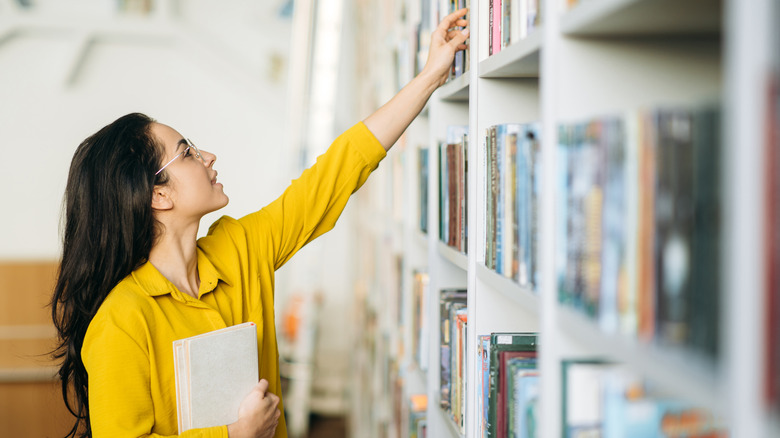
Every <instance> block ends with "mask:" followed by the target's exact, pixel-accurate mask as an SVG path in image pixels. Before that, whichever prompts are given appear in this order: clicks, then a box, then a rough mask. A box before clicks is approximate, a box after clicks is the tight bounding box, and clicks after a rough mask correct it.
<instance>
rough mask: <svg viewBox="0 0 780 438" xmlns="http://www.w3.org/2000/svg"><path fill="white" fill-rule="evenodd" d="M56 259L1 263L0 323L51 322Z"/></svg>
mask: <svg viewBox="0 0 780 438" xmlns="http://www.w3.org/2000/svg"><path fill="white" fill-rule="evenodd" d="M56 275H57V262H56V261H31V262H2V263H0V326H8V325H30V324H50V323H51V316H50V315H51V309H50V308H49V307H48V304H49V300H50V299H51V293H52V290H53V288H54V282H55V280H56Z"/></svg>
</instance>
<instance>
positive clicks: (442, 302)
mask: <svg viewBox="0 0 780 438" xmlns="http://www.w3.org/2000/svg"><path fill="white" fill-rule="evenodd" d="M465 306H466V290H463V289H443V290H441V291H440V295H439V345H440V349H441V350H440V353H439V384H440V386H439V388H440V389H439V403H440V405H441V407H442V408H443V409H445V410H447V411H449V410H450V408H451V403H450V402H451V390H452V363H451V360H452V354H453V347H452V343H453V340H452V338H451V335H452V328H451V327H452V325H453V324H454V314H453V311H457V309H458V308H463V307H465Z"/></svg>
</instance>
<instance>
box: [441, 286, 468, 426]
mask: <svg viewBox="0 0 780 438" xmlns="http://www.w3.org/2000/svg"><path fill="white" fill-rule="evenodd" d="M467 326H468V316H467V306H466V290H465V289H443V290H441V291H440V292H439V342H440V346H441V347H440V348H441V350H440V351H441V354H440V359H441V361H440V391H439V402H440V404H441V407H442V409H444V411H445V412H446V413H447V414H448V415H449V417H450V418H451V419H452V421H453V422H454V423H455V426H456V428H457V429H458V430H460V433H461V434H465V420H466V363H467V361H466V358H467V357H468V356H467V354H466V327H467Z"/></svg>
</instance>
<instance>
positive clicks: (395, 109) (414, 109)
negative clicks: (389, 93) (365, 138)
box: [363, 71, 439, 150]
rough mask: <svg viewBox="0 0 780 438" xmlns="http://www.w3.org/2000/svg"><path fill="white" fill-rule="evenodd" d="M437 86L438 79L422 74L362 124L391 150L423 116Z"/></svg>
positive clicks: (426, 73)
mask: <svg viewBox="0 0 780 438" xmlns="http://www.w3.org/2000/svg"><path fill="white" fill-rule="evenodd" d="M438 86H439V80H438V78H437V77H434V76H433V75H431V74H428V72H426V71H423V72H421V73H420V74H419V75H417V76H416V77H415V78H414V79H412V80H411V81H410V82H409V83H408V84H406V86H404V87H403V88H402V89H401V91H399V92H398V94H396V95H395V96H393V98H392V99H390V100H389V101H388V102H387V103H386V104H384V105H382V106H381V107H380V108H379V109H378V110H376V111H375V112H374V113H373V114H371V115H370V116H368V117H366V119H365V120H363V123H365V125H366V127H367V128H368V130H369V131H371V133H372V134H374V136H375V137H376V138H377V140H379V142H380V143H381V144H382V146H383V147H384V148H385V150H389V149H390V148H391V147H392V146H393V144H395V142H396V141H398V139H399V138H400V137H401V134H403V133H404V131H405V130H406V128H407V127H408V126H409V124H410V123H412V120H414V118H415V117H417V115H418V114H420V111H422V109H423V107H425V103H426V102H428V99H429V98H430V97H431V95H432V94H433V92H434V91H435V90H436V88H437V87H438Z"/></svg>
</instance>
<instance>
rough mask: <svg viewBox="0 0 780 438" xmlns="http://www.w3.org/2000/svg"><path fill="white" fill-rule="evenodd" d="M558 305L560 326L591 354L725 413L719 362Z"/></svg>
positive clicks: (713, 409) (666, 389)
mask: <svg viewBox="0 0 780 438" xmlns="http://www.w3.org/2000/svg"><path fill="white" fill-rule="evenodd" d="M557 306H558V326H559V328H560V330H561V331H562V332H563V333H565V334H566V335H567V336H568V337H570V338H571V339H573V340H575V341H576V342H577V343H579V344H580V345H581V346H582V347H583V348H584V349H585V350H586V351H588V354H589V355H592V356H595V357H603V358H605V359H610V360H616V361H618V362H620V363H622V364H625V365H626V366H627V367H628V368H629V369H630V370H632V371H634V372H637V373H639V374H640V375H641V376H643V377H646V378H648V379H650V380H651V381H652V382H654V384H657V385H659V386H660V387H661V388H663V389H664V390H665V391H666V392H669V393H671V394H673V395H674V396H676V397H680V398H682V399H684V400H687V401H690V402H692V403H695V404H696V405H698V406H700V407H702V408H705V409H709V410H711V411H713V412H715V413H719V414H722V413H724V405H725V400H724V397H723V394H722V391H723V389H722V388H721V385H720V383H719V382H720V379H719V376H718V372H717V371H716V368H715V365H714V364H713V363H712V362H711V361H707V360H705V359H703V358H702V357H699V356H696V355H695V354H693V353H691V352H689V351H687V350H685V349H683V348H681V347H671V346H662V345H658V344H654V343H642V342H641V341H639V340H636V339H631V338H628V337H626V336H623V335H619V334H609V333H605V332H602V331H601V330H600V329H599V328H598V325H597V323H596V322H595V321H594V320H592V319H590V318H588V317H587V316H586V315H584V314H582V313H580V312H578V311H577V310H575V309H572V308H570V307H566V306H562V305H559V304H558V305H557Z"/></svg>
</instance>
